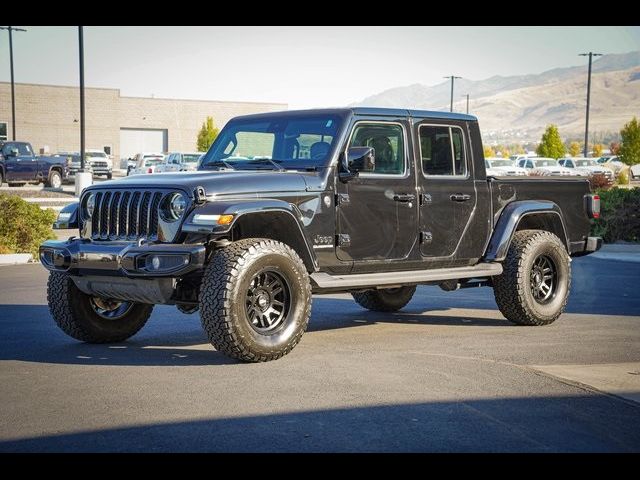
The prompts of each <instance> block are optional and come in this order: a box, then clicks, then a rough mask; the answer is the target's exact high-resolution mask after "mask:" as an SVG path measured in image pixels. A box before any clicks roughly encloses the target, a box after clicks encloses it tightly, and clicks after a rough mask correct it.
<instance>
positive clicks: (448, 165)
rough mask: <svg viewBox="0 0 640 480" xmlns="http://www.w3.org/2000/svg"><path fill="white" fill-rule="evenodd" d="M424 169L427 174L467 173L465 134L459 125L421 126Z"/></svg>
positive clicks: (421, 149) (460, 174)
mask: <svg viewBox="0 0 640 480" xmlns="http://www.w3.org/2000/svg"><path fill="white" fill-rule="evenodd" d="M420 154H421V158H422V162H421V163H422V171H423V172H424V174H426V175H458V176H462V175H466V173H467V166H466V164H467V162H466V157H465V149H464V136H463V134H462V130H460V129H459V128H457V127H436V126H430V125H422V126H420Z"/></svg>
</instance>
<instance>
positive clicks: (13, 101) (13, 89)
mask: <svg viewBox="0 0 640 480" xmlns="http://www.w3.org/2000/svg"><path fill="white" fill-rule="evenodd" d="M0 30H8V31H9V65H10V69H11V130H12V132H13V141H14V142H15V141H16V87H15V81H14V78H13V32H26V30H25V29H24V28H15V27H12V26H8V27H0Z"/></svg>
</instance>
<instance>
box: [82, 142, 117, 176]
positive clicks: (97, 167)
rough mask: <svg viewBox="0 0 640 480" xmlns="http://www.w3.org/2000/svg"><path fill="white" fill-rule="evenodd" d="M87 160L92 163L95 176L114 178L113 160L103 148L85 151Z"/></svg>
mask: <svg viewBox="0 0 640 480" xmlns="http://www.w3.org/2000/svg"><path fill="white" fill-rule="evenodd" d="M85 160H88V161H89V163H90V164H91V172H92V173H93V176H94V177H95V176H105V177H107V179H108V180H111V178H113V162H112V160H111V159H110V158H109V156H108V155H107V154H106V153H105V152H104V151H103V150H92V149H88V150H87V151H86V152H85Z"/></svg>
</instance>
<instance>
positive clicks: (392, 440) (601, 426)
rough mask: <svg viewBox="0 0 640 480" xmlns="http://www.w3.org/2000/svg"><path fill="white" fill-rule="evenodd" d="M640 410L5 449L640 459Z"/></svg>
mask: <svg viewBox="0 0 640 480" xmlns="http://www.w3.org/2000/svg"><path fill="white" fill-rule="evenodd" d="M612 402H615V403H612ZM639 411H640V410H639V409H638V407H637V406H634V405H629V404H627V403H624V402H622V401H617V400H614V399H611V398H610V397H606V396H603V395H596V394H594V395H581V396H575V397H573V396H564V397H539V398H511V399H481V400H461V401H443V402H432V403H413V404H396V405H384V406H364V407H356V408H341V409H336V410H317V411H301V412H285V413H276V414H268V415H259V416H240V417H236V418H212V419H204V420H193V421H183V422H177V423H153V424H148V425H138V426H131V427H121V428H109V429H97V430H92V431H83V432H79V433H68V434H58V435H43V436H40V437H33V438H26V439H21V440H10V441H4V442H0V451H2V452H174V451H177V452H186V451H192V452H316V451H330V452H398V451H402V452H444V451H447V452H448V451H451V452H546V451H551V452H637V451H638V450H640V416H638V412H639Z"/></svg>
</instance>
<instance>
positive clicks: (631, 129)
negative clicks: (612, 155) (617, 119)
mask: <svg viewBox="0 0 640 480" xmlns="http://www.w3.org/2000/svg"><path fill="white" fill-rule="evenodd" d="M620 137H621V138H622V145H620V156H621V157H622V158H621V160H622V161H623V162H624V163H626V164H627V165H635V164H636V163H640V123H639V122H638V119H637V118H636V117H633V119H632V120H631V121H630V122H629V123H626V124H625V126H624V128H623V129H622V130H620Z"/></svg>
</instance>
